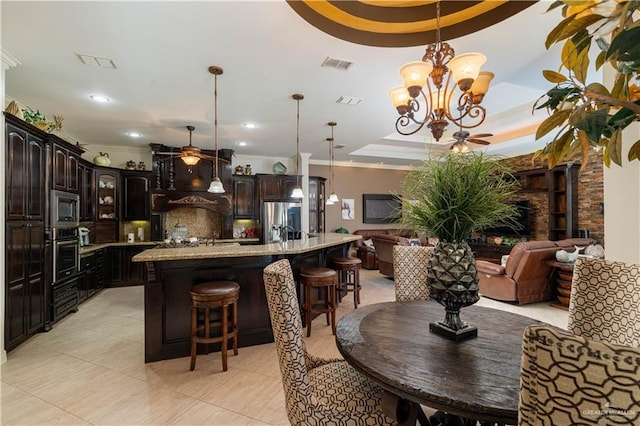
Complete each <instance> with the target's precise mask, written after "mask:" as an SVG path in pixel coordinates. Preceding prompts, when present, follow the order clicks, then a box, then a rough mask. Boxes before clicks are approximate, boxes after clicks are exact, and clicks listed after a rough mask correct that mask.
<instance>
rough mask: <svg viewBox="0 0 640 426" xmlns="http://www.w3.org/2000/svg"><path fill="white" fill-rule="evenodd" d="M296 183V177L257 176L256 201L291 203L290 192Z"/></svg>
mask: <svg viewBox="0 0 640 426" xmlns="http://www.w3.org/2000/svg"><path fill="white" fill-rule="evenodd" d="M296 183H297V179H296V176H289V175H268V174H257V175H256V184H257V187H258V200H259V201H260V202H262V201H292V199H291V192H292V191H293V188H295V186H296Z"/></svg>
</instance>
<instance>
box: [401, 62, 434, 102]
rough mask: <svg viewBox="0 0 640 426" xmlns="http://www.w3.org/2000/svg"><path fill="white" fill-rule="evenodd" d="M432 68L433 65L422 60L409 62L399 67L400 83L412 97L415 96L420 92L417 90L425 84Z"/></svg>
mask: <svg viewBox="0 0 640 426" xmlns="http://www.w3.org/2000/svg"><path fill="white" fill-rule="evenodd" d="M432 70H433V66H432V65H431V64H430V63H428V62H424V61H414V62H409V63H407V64H404V65H403V66H402V67H400V76H401V77H402V83H403V84H404V87H405V88H406V89H407V90H408V91H409V94H410V95H411V97H412V98H415V97H416V96H417V95H418V94H419V93H420V92H419V90H420V89H422V87H424V86H425V85H426V84H427V79H428V78H429V73H431V71H432ZM414 92H415V93H414Z"/></svg>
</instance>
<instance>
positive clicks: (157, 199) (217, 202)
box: [151, 191, 231, 215]
mask: <svg viewBox="0 0 640 426" xmlns="http://www.w3.org/2000/svg"><path fill="white" fill-rule="evenodd" d="M181 207H194V208H201V209H207V210H211V211H214V212H216V213H220V214H223V215H224V214H231V195H230V194H211V193H209V192H206V191H204V192H202V191H153V192H152V193H151V210H153V211H154V212H160V213H164V212H168V211H169V210H173V209H177V208H181Z"/></svg>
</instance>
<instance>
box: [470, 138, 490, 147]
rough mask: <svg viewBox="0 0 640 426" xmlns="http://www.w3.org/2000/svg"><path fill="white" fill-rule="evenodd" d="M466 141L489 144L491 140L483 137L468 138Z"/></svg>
mask: <svg viewBox="0 0 640 426" xmlns="http://www.w3.org/2000/svg"><path fill="white" fill-rule="evenodd" d="M467 142H471V143H475V144H476V145H489V144H491V142H489V141H485V140H483V139H476V138H469V139H467Z"/></svg>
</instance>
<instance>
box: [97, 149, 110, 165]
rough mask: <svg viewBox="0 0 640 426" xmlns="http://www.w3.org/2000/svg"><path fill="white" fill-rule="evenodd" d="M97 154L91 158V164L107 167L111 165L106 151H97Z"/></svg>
mask: <svg viewBox="0 0 640 426" xmlns="http://www.w3.org/2000/svg"><path fill="white" fill-rule="evenodd" d="M98 154H100V155H98V156H96V157H94V158H93V164H95V165H96V166H104V167H109V166H110V165H111V159H110V158H109V154H107V153H106V152H99V153H98Z"/></svg>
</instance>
